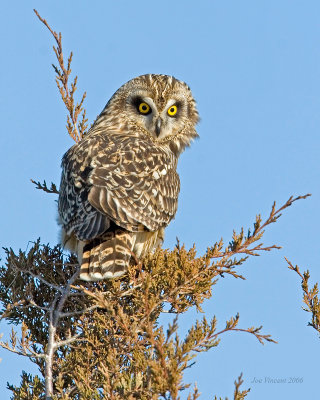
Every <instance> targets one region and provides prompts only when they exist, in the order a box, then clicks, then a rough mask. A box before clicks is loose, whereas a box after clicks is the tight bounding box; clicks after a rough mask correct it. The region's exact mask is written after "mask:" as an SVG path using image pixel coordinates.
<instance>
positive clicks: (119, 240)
mask: <svg viewBox="0 0 320 400" xmlns="http://www.w3.org/2000/svg"><path fill="white" fill-rule="evenodd" d="M134 242H135V233H133V232H128V231H125V230H123V229H116V230H115V231H114V232H106V233H104V234H103V235H101V236H100V237H99V238H96V239H94V240H92V241H91V242H90V243H87V244H85V245H84V247H83V254H82V260H81V268H80V279H82V280H85V281H98V280H101V279H110V278H116V277H118V276H121V275H123V274H124V273H126V272H127V270H128V266H129V262H130V258H131V256H132V249H133V246H134Z"/></svg>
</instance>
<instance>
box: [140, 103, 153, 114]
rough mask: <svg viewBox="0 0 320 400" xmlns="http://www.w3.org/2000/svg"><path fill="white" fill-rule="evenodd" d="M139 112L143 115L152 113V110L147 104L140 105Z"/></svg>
mask: <svg viewBox="0 0 320 400" xmlns="http://www.w3.org/2000/svg"><path fill="white" fill-rule="evenodd" d="M139 111H140V112H141V114H149V112H150V111H151V108H150V106H149V104H147V103H140V104H139Z"/></svg>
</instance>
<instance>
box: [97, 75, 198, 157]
mask: <svg viewBox="0 0 320 400" xmlns="http://www.w3.org/2000/svg"><path fill="white" fill-rule="evenodd" d="M198 120H199V117H198V112H197V109H196V102H195V100H194V98H193V96H192V93H191V90H190V88H189V87H188V85H187V84H186V83H184V82H182V81H179V80H177V79H176V78H174V77H173V76H168V75H155V74H148V75H141V76H139V77H137V78H134V79H132V80H131V81H129V82H127V83H126V84H124V85H123V86H121V88H120V89H119V90H117V91H116V92H115V94H114V95H113V96H112V97H111V99H110V101H109V102H108V104H107V105H106V107H105V109H104V110H103V111H102V113H101V114H100V116H99V118H98V120H97V121H96V123H97V124H98V125H100V121H101V125H104V126H108V127H109V128H110V129H112V130H117V131H119V132H123V131H125V132H126V133H127V134H129V135H135V136H138V135H139V134H141V132H142V133H144V134H147V135H149V136H151V137H152V138H153V140H154V141H156V142H159V143H166V144H168V145H169V146H170V147H171V149H172V150H173V151H174V152H175V153H181V152H182V151H183V149H184V148H185V146H188V145H189V144H190V142H191V140H192V139H194V138H196V137H197V136H198V134H197V132H196V131H195V125H196V124H197V122H198Z"/></svg>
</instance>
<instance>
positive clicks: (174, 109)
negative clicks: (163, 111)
mask: <svg viewBox="0 0 320 400" xmlns="http://www.w3.org/2000/svg"><path fill="white" fill-rule="evenodd" d="M177 111H178V107H177V106H171V107H169V108H168V115H169V116H170V117H174V116H175V115H176V114H177Z"/></svg>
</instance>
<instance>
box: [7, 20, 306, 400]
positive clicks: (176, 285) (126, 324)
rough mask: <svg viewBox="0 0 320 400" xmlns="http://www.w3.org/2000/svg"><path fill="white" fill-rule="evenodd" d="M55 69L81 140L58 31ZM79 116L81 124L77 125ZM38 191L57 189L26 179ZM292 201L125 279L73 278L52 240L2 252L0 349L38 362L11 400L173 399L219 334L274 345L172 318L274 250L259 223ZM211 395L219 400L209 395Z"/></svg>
mask: <svg viewBox="0 0 320 400" xmlns="http://www.w3.org/2000/svg"><path fill="white" fill-rule="evenodd" d="M36 14H37V15H38V17H39V18H40V20H41V21H42V22H43V23H44V24H45V25H46V26H47V27H48V29H49V30H50V32H51V33H52V35H53V36H54V38H55V40H56V43H57V48H55V54H56V56H57V59H58V63H59V66H60V67H59V68H58V67H54V70H55V72H56V74H57V85H58V88H59V91H60V94H61V96H62V99H63V101H64V103H65V105H66V107H67V110H68V113H69V117H68V121H67V130H68V133H69V134H70V135H71V136H72V137H73V138H74V140H76V141H77V140H80V139H81V137H82V136H83V134H84V133H85V129H86V128H85V127H86V119H85V110H84V109H83V101H84V96H83V97H82V100H81V101H80V103H79V104H78V103H75V101H74V98H73V97H74V93H75V90H76V82H77V81H76V80H74V82H73V83H72V84H71V88H69V86H68V78H69V75H70V72H71V58H72V57H71V56H70V57H69V59H68V63H67V67H64V61H63V55H62V45H61V34H57V33H56V32H54V31H53V30H52V29H51V28H50V27H49V25H48V24H47V22H46V21H45V20H44V19H42V18H41V17H40V16H39V14H38V13H37V12H36ZM81 113H82V121H81V122H80V123H78V122H77V118H78V116H79V115H80V114H81ZM33 182H34V183H35V185H36V187H37V189H42V190H44V191H46V192H48V193H54V194H56V193H58V190H57V188H56V186H55V185H54V184H51V187H50V188H48V187H47V184H46V182H45V181H44V183H43V184H41V183H40V182H37V181H33ZM307 196H308V195H306V196H299V197H296V198H292V197H291V198H290V199H289V200H288V201H287V202H286V203H285V204H284V205H283V206H282V207H280V208H279V209H276V205H275V204H274V205H273V206H272V209H271V212H270V214H269V216H268V217H267V218H266V219H265V220H264V221H263V220H262V218H261V216H260V215H258V216H257V217H256V221H255V222H254V224H253V230H252V231H250V230H249V232H248V234H247V235H245V234H244V230H243V229H242V230H241V231H240V233H238V234H237V233H236V232H233V236H232V239H231V241H230V243H229V244H228V245H227V246H225V245H224V242H223V240H222V239H221V240H219V241H218V242H217V243H214V244H213V245H212V246H210V247H208V249H207V251H206V252H205V254H203V255H200V256H199V255H197V253H196V248H195V247H192V248H191V249H186V248H185V247H184V246H180V244H179V243H177V245H176V247H175V248H174V249H173V250H166V249H158V250H157V251H156V252H155V253H154V254H149V255H148V256H147V257H145V258H144V259H142V260H140V262H139V264H138V265H136V266H132V267H131V268H130V270H129V272H128V274H126V275H125V276H124V277H121V278H118V279H114V280H106V281H103V282H97V283H93V282H83V281H80V280H79V279H78V274H79V266H78V263H77V260H76V258H75V257H74V256H73V255H66V254H65V253H64V252H63V249H62V248H61V247H60V246H54V247H50V246H49V245H48V244H41V242H40V239H39V240H37V241H36V242H34V243H33V246H32V247H31V248H30V250H28V251H19V252H18V253H16V252H15V251H14V250H13V249H5V252H6V261H5V263H4V265H3V266H1V267H0V302H1V312H0V316H1V318H2V319H5V320H7V321H8V323H10V324H13V325H15V326H18V327H20V329H21V332H20V333H19V334H18V333H16V332H15V331H14V330H12V333H11V336H10V338H9V340H8V341H1V342H0V346H1V347H2V348H4V349H7V350H8V351H11V352H14V353H17V354H19V355H22V356H25V357H28V358H29V359H30V360H31V361H32V362H33V363H35V364H36V365H37V366H38V367H39V376H31V375H30V374H28V373H26V372H23V373H22V376H21V384H20V386H17V387H16V386H13V385H10V384H8V388H9V389H10V390H11V391H12V399H13V400H22V399H24V400H35V399H52V400H56V399H63V400H69V399H72V400H76V399H83V400H86V399H87V400H98V399H99V400H100V399H110V400H120V399H121V400H122V399H128V400H134V399H141V400H153V399H154V400H155V399H165V400H169V399H170V400H178V399H180V394H181V391H183V390H190V392H189V396H188V400H196V399H198V398H199V396H200V394H199V391H198V389H197V387H196V386H194V388H193V389H189V388H190V384H189V383H185V382H184V381H183V373H184V371H185V370H186V369H187V368H190V367H191V366H192V365H193V364H194V362H195V357H196V355H197V353H201V352H207V351H209V350H210V349H211V348H213V347H216V346H218V344H219V341H220V339H221V336H222V334H223V333H225V332H228V331H242V332H247V333H249V334H251V335H253V336H254V337H256V338H257V339H258V340H259V341H260V342H261V343H264V342H266V341H268V342H274V340H273V339H272V338H271V337H270V335H266V334H262V332H261V329H262V327H258V328H255V327H250V328H240V327H239V315H236V316H234V317H231V318H230V319H229V320H228V321H226V322H225V324H224V327H223V328H221V329H220V330H219V329H218V328H217V320H216V318H215V317H214V316H210V318H211V319H208V318H206V316H203V317H202V318H201V319H199V320H198V321H195V322H194V323H192V324H190V328H189V331H188V333H187V334H186V336H185V337H180V336H179V333H178V316H179V315H181V314H183V313H186V312H188V311H189V310H190V309H191V308H193V307H195V308H196V309H197V310H198V311H200V312H202V309H201V306H202V304H203V302H204V301H205V300H206V299H209V298H210V297H211V296H212V290H213V288H214V286H215V285H216V284H218V283H219V278H220V277H223V276H226V275H231V276H232V277H234V278H236V279H238V278H240V279H244V278H243V276H242V275H241V274H240V273H239V268H240V267H241V266H242V264H243V263H244V262H245V261H246V260H247V258H248V257H250V256H257V255H260V254H261V253H263V252H265V251H270V250H272V249H276V248H279V247H278V246H275V245H272V246H264V245H263V243H262V242H261V239H262V236H263V234H264V231H265V228H266V227H267V226H269V225H270V224H272V223H274V222H276V221H277V219H278V218H279V217H280V215H281V212H282V211H283V210H284V209H286V208H288V207H289V206H290V205H291V204H292V203H293V202H295V201H296V200H298V199H302V198H306V197H307ZM162 313H170V314H173V316H172V322H171V323H170V324H169V325H168V327H164V326H162V325H161V324H160V323H159V317H160V316H161V314H162ZM242 383H243V381H242V375H240V377H239V378H238V380H237V381H236V382H235V390H234V399H235V400H241V399H244V397H246V395H247V393H248V391H249V390H241V388H240V386H241V384H242ZM215 399H217V397H215Z"/></svg>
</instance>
